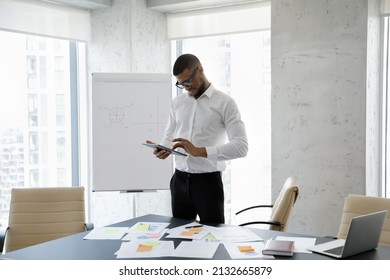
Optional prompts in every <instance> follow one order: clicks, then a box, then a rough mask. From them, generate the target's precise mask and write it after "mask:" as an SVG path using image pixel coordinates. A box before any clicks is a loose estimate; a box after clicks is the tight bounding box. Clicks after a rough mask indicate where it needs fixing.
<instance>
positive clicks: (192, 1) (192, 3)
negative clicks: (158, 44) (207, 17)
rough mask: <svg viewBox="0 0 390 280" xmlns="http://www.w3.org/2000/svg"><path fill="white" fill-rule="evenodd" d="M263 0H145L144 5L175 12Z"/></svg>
mask: <svg viewBox="0 0 390 280" xmlns="http://www.w3.org/2000/svg"><path fill="white" fill-rule="evenodd" d="M264 1H265V0H184V1H179V0H146V6H147V7H148V8H149V9H152V10H156V11H160V12H164V13H177V12H184V11H193V10H200V9H206V8H215V7H223V6H231V5H239V4H247V3H258V2H264Z"/></svg>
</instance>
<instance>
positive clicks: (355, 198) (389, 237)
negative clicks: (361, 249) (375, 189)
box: [337, 194, 390, 246]
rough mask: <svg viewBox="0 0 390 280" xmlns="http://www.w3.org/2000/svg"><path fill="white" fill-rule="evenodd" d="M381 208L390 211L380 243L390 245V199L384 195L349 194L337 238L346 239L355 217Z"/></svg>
mask: <svg viewBox="0 0 390 280" xmlns="http://www.w3.org/2000/svg"><path fill="white" fill-rule="evenodd" d="M381 210H388V211H389V212H388V214H387V218H386V221H385V224H384V226H383V230H382V234H381V237H380V239H379V244H381V245H386V246H390V199H389V198H383V197H374V196H365V195H357V194H349V195H348V196H347V198H346V199H345V201H344V209H343V214H342V217H341V222H340V227H339V231H338V233H337V238H342V239H345V237H346V235H347V232H348V228H349V224H350V223H351V219H352V218H353V217H356V216H359V215H364V214H368V213H372V212H377V211H381Z"/></svg>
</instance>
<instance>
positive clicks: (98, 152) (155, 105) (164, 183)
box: [92, 73, 173, 191]
mask: <svg viewBox="0 0 390 280" xmlns="http://www.w3.org/2000/svg"><path fill="white" fill-rule="evenodd" d="M171 100H172V86H171V76H170V75H169V74H124V73H123V74H122V73H118V74H113V73H94V74H93V79H92V185H93V190H95V191H110V190H112V191H115V190H118V191H139V190H156V189H168V188H169V181H170V177H171V176H172V172H173V170H172V169H173V162H172V158H171V157H170V158H169V159H168V160H159V159H157V158H156V157H155V156H154V155H153V154H152V153H151V151H150V149H148V148H147V147H144V146H143V145H141V143H144V142H145V140H147V139H150V140H153V141H156V142H158V141H160V140H161V138H162V137H163V133H164V131H165V126H166V122H167V120H168V115H169V110H170V104H171Z"/></svg>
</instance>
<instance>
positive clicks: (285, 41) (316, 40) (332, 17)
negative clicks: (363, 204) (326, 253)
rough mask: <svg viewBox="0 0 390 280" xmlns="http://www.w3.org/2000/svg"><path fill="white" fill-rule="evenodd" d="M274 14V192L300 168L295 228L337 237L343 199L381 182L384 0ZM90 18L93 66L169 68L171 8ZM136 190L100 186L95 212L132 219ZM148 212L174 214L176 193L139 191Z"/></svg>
mask: <svg viewBox="0 0 390 280" xmlns="http://www.w3.org/2000/svg"><path fill="white" fill-rule="evenodd" d="M271 13H272V32H271V33H272V34H271V36H272V40H271V47H272V109H271V110H272V185H273V190H272V195H273V198H274V199H275V197H276V195H277V194H278V192H279V190H280V188H281V185H282V183H283V181H284V180H285V178H286V177H287V176H289V175H296V176H298V177H299V179H300V182H301V194H300V197H299V200H298V202H297V205H296V208H295V209H294V212H293V217H292V220H291V224H290V226H289V230H290V231H294V232H301V233H307V234H318V235H335V234H336V232H337V229H338V225H339V222H340V216H341V211H342V206H343V200H344V197H345V196H346V195H347V194H348V193H360V194H364V193H365V192H366V189H367V193H376V190H377V187H378V118H379V117H378V116H379V113H378V106H377V104H378V102H379V98H378V96H379V94H378V87H379V80H378V79H379V78H378V76H379V74H378V73H379V67H378V64H379V54H378V45H379V39H378V37H379V32H378V29H379V20H378V17H377V0H343V1H339V0H329V1H325V0H311V1H306V0H272V8H271ZM91 20H92V27H91V34H92V38H91V43H90V46H89V51H88V56H89V59H88V65H89V73H92V72H98V71H99V72H111V71H112V72H170V57H169V54H170V51H169V42H168V41H167V40H166V22H165V16H164V15H163V14H161V13H159V12H153V11H150V10H148V9H147V8H146V7H145V1H144V0H137V1H127V0H114V1H113V6H112V8H108V9H102V10H96V11H93V12H92V15H91ZM368 29H369V30H370V32H369V34H368V32H367V30H368ZM367 46H368V48H367ZM367 99H369V100H367ZM366 117H367V121H366ZM366 127H367V130H366ZM366 131H367V134H366ZM366 151H367V153H366ZM366 159H367V161H366ZM366 182H367V183H366ZM132 198H133V197H132V195H129V194H119V193H93V194H92V200H91V204H92V205H96V206H98V207H97V208H93V209H92V211H91V214H92V217H91V218H92V219H91V220H92V221H93V222H95V223H96V222H97V221H98V224H99V223H100V224H102V225H103V224H109V223H112V222H116V221H119V220H124V219H127V218H131V217H132V215H133V213H132V202H133V200H132ZM99 208H100V209H102V210H99V211H97V209H99ZM147 213H158V214H162V215H170V196H169V192H167V191H166V192H161V193H150V194H148V193H146V194H138V195H137V215H143V214H147Z"/></svg>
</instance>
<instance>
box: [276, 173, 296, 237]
mask: <svg viewBox="0 0 390 280" xmlns="http://www.w3.org/2000/svg"><path fill="white" fill-rule="evenodd" d="M298 194H299V186H298V179H297V178H296V177H294V176H291V177H288V178H287V180H286V181H285V182H284V185H283V188H282V190H281V191H280V193H279V196H278V198H277V199H276V201H275V203H274V206H273V207H272V211H271V221H274V222H279V223H280V224H281V226H276V225H271V226H270V230H278V231H287V226H288V220H289V218H290V216H291V211H292V208H293V207H294V205H295V202H296V201H297V198H298Z"/></svg>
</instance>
